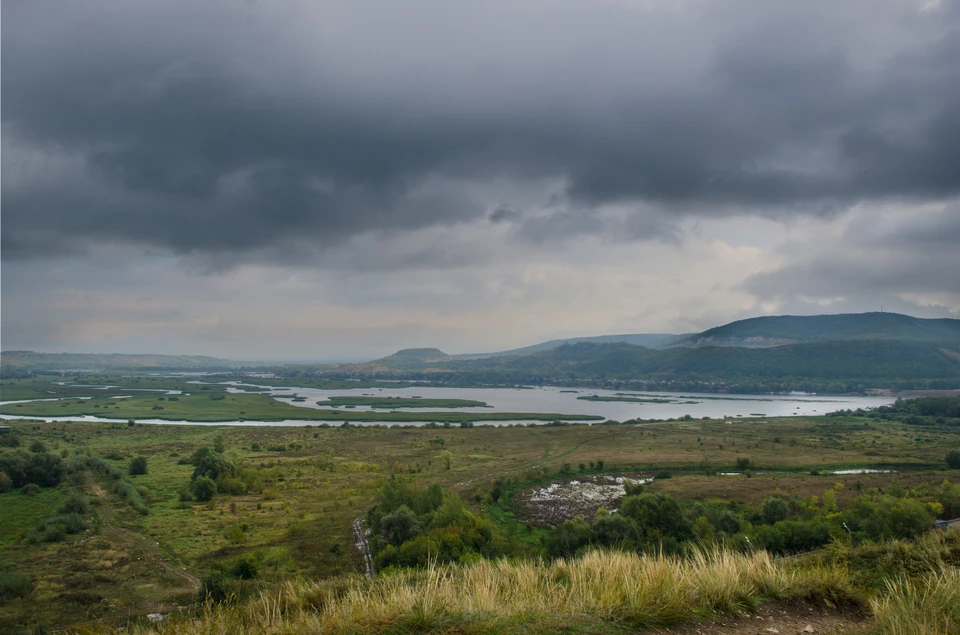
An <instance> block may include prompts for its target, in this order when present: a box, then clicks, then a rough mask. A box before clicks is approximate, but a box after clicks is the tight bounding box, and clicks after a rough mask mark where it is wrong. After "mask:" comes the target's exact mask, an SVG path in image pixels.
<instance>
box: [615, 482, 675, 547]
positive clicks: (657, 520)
mask: <svg viewBox="0 0 960 635" xmlns="http://www.w3.org/2000/svg"><path fill="white" fill-rule="evenodd" d="M620 513H621V514H623V515H624V516H626V517H628V518H632V519H634V520H635V521H636V522H637V528H638V529H639V530H640V533H641V535H642V536H643V538H644V540H646V541H647V542H648V543H656V542H657V541H658V540H661V539H662V538H664V537H670V538H674V539H676V540H685V539H687V538H689V537H690V535H691V529H690V521H688V520H687V519H686V518H684V516H683V511H682V510H681V509H680V505H679V503H677V501H676V499H674V498H673V497H672V496H667V495H666V494H640V495H639V496H627V497H626V498H624V499H623V502H622V503H621V504H620Z"/></svg>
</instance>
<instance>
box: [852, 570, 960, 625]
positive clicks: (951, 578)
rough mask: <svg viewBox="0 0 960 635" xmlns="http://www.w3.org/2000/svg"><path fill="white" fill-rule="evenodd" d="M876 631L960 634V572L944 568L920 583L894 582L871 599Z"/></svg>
mask: <svg viewBox="0 0 960 635" xmlns="http://www.w3.org/2000/svg"><path fill="white" fill-rule="evenodd" d="M870 603H871V605H872V606H873V611H874V615H875V620H876V632H877V633H882V634H883V635H956V634H957V633H960V570H957V569H956V568H952V567H944V568H943V569H942V570H940V571H939V572H933V573H930V574H929V575H928V576H926V577H925V578H923V579H921V580H919V581H912V580H909V579H907V578H901V579H899V580H894V581H892V582H890V583H889V585H888V592H887V593H886V594H885V595H883V596H880V597H879V598H877V599H874V600H872V601H871V602H870Z"/></svg>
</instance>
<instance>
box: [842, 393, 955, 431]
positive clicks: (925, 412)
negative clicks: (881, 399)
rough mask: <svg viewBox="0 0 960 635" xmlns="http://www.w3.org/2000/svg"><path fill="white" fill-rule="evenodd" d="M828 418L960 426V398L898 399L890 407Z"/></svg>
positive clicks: (860, 410) (857, 410)
mask: <svg viewBox="0 0 960 635" xmlns="http://www.w3.org/2000/svg"><path fill="white" fill-rule="evenodd" d="M827 416H834V417H843V416H846V417H849V416H854V417H867V418H869V419H879V420H881V421H901V422H903V423H907V424H910V425H938V426H943V425H946V426H960V397H920V398H918V399H897V400H896V401H895V402H894V403H892V404H891V405H889V406H880V407H879V408H874V409H872V410H863V409H862V408H857V409H856V410H849V409H848V410H838V411H836V412H831V413H830V414H829V415H827Z"/></svg>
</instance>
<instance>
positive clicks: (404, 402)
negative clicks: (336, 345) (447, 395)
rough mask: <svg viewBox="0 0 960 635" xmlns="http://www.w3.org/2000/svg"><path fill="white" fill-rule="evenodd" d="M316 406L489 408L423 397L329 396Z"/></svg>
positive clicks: (482, 403)
mask: <svg viewBox="0 0 960 635" xmlns="http://www.w3.org/2000/svg"><path fill="white" fill-rule="evenodd" d="M317 405H318V406H330V407H333V408H342V407H351V406H367V407H370V408H489V407H490V405H489V404H487V403H486V402H485V401H474V400H472V399H424V398H423V397H329V398H328V399H327V400H325V401H318V402H317Z"/></svg>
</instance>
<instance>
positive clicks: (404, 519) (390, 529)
mask: <svg viewBox="0 0 960 635" xmlns="http://www.w3.org/2000/svg"><path fill="white" fill-rule="evenodd" d="M380 528H381V533H382V534H383V537H384V539H385V540H386V541H387V542H388V543H389V544H391V545H394V546H395V547H398V546H400V545H402V544H403V543H405V542H406V541H408V540H410V539H411V538H413V537H414V536H416V535H417V534H419V533H420V530H421V529H422V526H421V525H420V521H419V520H417V515H416V514H414V513H413V510H412V509H410V508H409V507H407V506H406V505H401V506H400V507H398V508H397V510H396V511H395V512H393V513H391V514H387V515H386V516H384V517H383V518H382V519H381V520H380Z"/></svg>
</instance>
